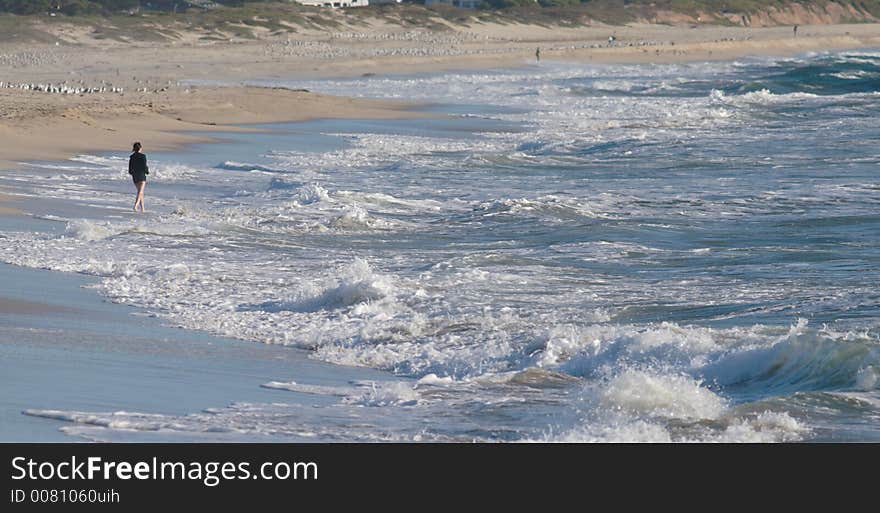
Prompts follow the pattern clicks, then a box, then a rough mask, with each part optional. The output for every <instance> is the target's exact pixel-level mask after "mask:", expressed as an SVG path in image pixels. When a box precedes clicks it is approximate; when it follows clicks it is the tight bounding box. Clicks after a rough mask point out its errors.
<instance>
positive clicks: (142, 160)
mask: <svg viewBox="0 0 880 513" xmlns="http://www.w3.org/2000/svg"><path fill="white" fill-rule="evenodd" d="M128 174H130V175H131V179H132V180H133V181H134V186H135V187H136V188H137V197H136V198H135V200H134V211H135V212H137V211H138V205H140V207H141V212H145V210H144V187H146V185H147V175H148V174H150V168H148V167H147V156H146V155H144V154H143V153H141V143H139V142H136V143H134V145H133V146H132V148H131V156H130V157H129V158H128Z"/></svg>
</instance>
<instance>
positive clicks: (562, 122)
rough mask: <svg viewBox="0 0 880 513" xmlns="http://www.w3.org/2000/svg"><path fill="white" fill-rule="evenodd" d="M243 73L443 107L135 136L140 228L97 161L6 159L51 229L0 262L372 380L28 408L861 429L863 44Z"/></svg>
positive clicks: (696, 431) (264, 430)
mask: <svg viewBox="0 0 880 513" xmlns="http://www.w3.org/2000/svg"><path fill="white" fill-rule="evenodd" d="M255 83H258V84H262V85H272V86H282V87H291V88H308V89H310V90H312V91H317V92H323V93H328V94H342V95H353V96H366V97H373V98H389V99H406V100H415V101H424V102H430V103H432V105H431V106H430V107H427V108H426V109H425V110H428V111H429V112H432V113H435V114H437V115H438V116H447V115H448V117H437V118H432V119H420V120H398V121H365V120H332V121H330V120H325V121H314V122H308V123H300V124H287V125H277V126H273V127H271V128H272V129H273V132H271V133H261V134H231V135H229V136H228V139H229V140H228V142H226V143H221V144H214V145H204V146H197V147H194V148H191V149H190V150H188V151H186V152H182V153H177V154H151V153H150V152H149V147H148V146H149V145H148V143H147V147H146V148H145V150H146V151H147V153H148V156H149V159H150V166H151V170H152V173H151V175H150V182H149V184H148V186H147V208H148V210H149V211H150V212H149V213H148V214H147V215H145V216H135V215H133V214H131V213H130V206H131V203H132V201H133V187H132V186H131V184H130V181H129V179H128V176H127V175H126V173H125V170H124V169H125V164H126V160H125V159H126V158H127V154H125V153H120V154H116V155H83V156H79V157H77V158H75V159H71V160H70V161H67V162H63V163H54V164H49V163H31V164H28V165H23V166H22V169H21V170H19V171H16V172H10V173H6V174H4V175H3V176H2V177H0V186H2V187H4V188H5V189H6V190H9V191H12V192H13V193H15V194H18V195H20V196H21V197H22V198H25V199H26V198H28V197H32V198H40V200H41V201H40V202H39V203H38V202H33V208H37V209H42V211H39V212H38V214H37V215H38V216H39V217H40V219H41V220H42V221H43V222H44V223H48V225H49V226H50V228H48V229H41V230H34V231H11V230H5V231H3V232H2V233H0V238H2V244H0V260H2V261H4V262H7V263H11V264H15V265H20V266H28V267H36V268H47V269H53V270H58V271H65V272H72V273H84V274H88V275H94V276H97V277H99V278H100V280H99V282H97V284H96V285H94V288H95V289H96V291H97V293H99V294H101V295H103V296H105V297H106V298H108V299H110V300H112V301H114V302H118V303H122V304H128V305H132V306H136V307H138V309H140V310H143V311H146V312H149V313H151V314H155V315H157V316H159V317H160V318H161V319H162V320H163V322H165V323H167V324H169V325H171V326H177V327H181V328H185V329H189V330H199V331H205V332H208V333H211V334H216V335H221V336H225V337H233V338H238V339H242V340H245V341H251V342H253V343H254V344H279V345H286V346H295V347H298V348H304V349H307V350H308V351H309V352H310V353H309V354H310V357H311V358H315V359H318V360H321V361H325V362H330V363H334V364H339V365H346V366H362V367H370V368H375V369H380V370H383V371H389V372H391V373H392V374H393V375H394V376H396V377H397V378H398V379H395V380H391V381H380V382H378V381H353V382H351V383H350V385H349V386H325V385H321V384H316V383H314V382H308V381H303V380H302V379H301V377H298V376H296V375H295V372H294V371H292V372H291V373H290V374H284V375H267V376H265V382H264V383H263V385H262V386H263V387H265V388H268V389H274V390H284V391H290V392H293V393H299V394H312V395H319V396H322V397H325V398H327V400H326V401H325V403H322V404H323V405H322V406H321V407H320V408H317V407H314V406H310V407H305V406H302V405H301V404H297V403H295V402H293V401H291V402H290V403H287V402H283V401H281V402H273V403H271V404H261V403H250V402H249V403H241V402H235V399H236V398H234V397H230V398H229V403H227V404H218V405H217V406H216V408H210V409H208V410H205V411H193V412H191V413H189V414H186V415H180V414H171V413H169V414H156V413H150V414H147V413H142V412H136V411H126V412H106V411H66V410H40V409H30V410H28V411H27V413H28V414H29V415H32V416H36V417H41V416H42V417H48V418H53V419H62V420H65V421H68V425H67V426H66V427H65V428H64V431H65V432H66V433H68V434H70V435H72V436H81V437H86V438H89V439H101V440H138V439H144V440H147V439H149V440H155V439H160V440H168V441H175V440H192V439H197V440H198V439H221V440H222V439H225V438H224V437H227V436H228V437H232V438H234V439H248V437H250V436H253V437H254V438H255V439H256V438H257V437H259V439H260V440H261V441H263V440H265V439H269V440H278V441H286V440H294V439H295V440H300V439H302V438H303V437H306V438H308V439H313V440H320V441H337V440H348V441H366V440H369V441H374V440H380V441H382V440H389V441H515V442H520V441H565V442H580V441H598V442H620V441H625V442H630V441H633V442H637V441H646V442H668V441H674V442H679V441H681V442H704V441H705V442H717V441H720V442H792V441H880V385H878V382H880V379H878V378H880V291H878V282H880V125H878V123H877V122H876V119H878V116H880V53H874V52H869V51H863V52H846V53H833V54H812V55H806V56H801V57H798V58H790V59H746V60H741V61H736V62H726V63H693V64H682V65H627V66H588V65H576V64H562V63H541V64H540V65H536V66H531V67H525V68H521V69H516V70H495V71H491V72H467V73H448V74H437V75H414V76H391V77H365V78H360V79H346V80H323V81H297V80H291V81H273V82H267V81H255ZM47 205H48V206H47ZM140 435H142V437H141V438H139V436H140Z"/></svg>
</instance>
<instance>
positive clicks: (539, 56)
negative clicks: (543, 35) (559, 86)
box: [535, 46, 541, 62]
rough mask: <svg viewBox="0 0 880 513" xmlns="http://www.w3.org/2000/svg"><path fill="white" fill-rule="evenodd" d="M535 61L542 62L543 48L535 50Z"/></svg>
mask: <svg viewBox="0 0 880 513" xmlns="http://www.w3.org/2000/svg"><path fill="white" fill-rule="evenodd" d="M535 61H537V62H541V47H540V46H539V47H537V48H535Z"/></svg>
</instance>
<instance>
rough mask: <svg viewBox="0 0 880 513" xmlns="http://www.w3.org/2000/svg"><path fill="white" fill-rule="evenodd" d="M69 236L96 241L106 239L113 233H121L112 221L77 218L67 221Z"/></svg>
mask: <svg viewBox="0 0 880 513" xmlns="http://www.w3.org/2000/svg"><path fill="white" fill-rule="evenodd" d="M65 233H66V234H67V235H68V236H69V237H73V238H75V239H79V240H83V241H88V242H94V241H97V240H102V239H106V238H107V237H112V236H113V235H118V234H119V233H121V231H120V230H119V229H114V228H113V227H112V225H110V223H98V222H95V221H89V220H88V219H77V220H74V221H70V222H68V223H67V230H66V232H65Z"/></svg>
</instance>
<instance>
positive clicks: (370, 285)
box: [288, 258, 396, 312]
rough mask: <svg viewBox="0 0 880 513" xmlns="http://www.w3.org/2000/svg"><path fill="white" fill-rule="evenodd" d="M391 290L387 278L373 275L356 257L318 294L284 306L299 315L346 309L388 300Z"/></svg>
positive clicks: (393, 289)
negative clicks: (301, 313)
mask: <svg viewBox="0 0 880 513" xmlns="http://www.w3.org/2000/svg"><path fill="white" fill-rule="evenodd" d="M395 290H396V287H395V285H394V282H393V280H392V279H391V278H390V277H388V276H385V275H381V274H377V273H376V272H375V271H373V268H372V267H370V264H369V263H367V261H366V260H364V259H361V258H356V259H355V260H354V262H352V263H351V264H350V265H348V266H346V267H344V268H342V269H340V271H339V278H338V279H336V280H333V282H332V283H331V284H329V285H325V286H323V287H321V290H320V292H318V293H317V294H314V295H312V296H310V297H305V298H303V299H301V300H299V301H295V302H293V303H289V304H288V306H289V308H290V309H291V310H294V311H299V312H314V311H318V310H333V309H336V308H347V307H350V306H353V305H358V304H362V303H369V302H371V301H377V300H381V299H385V298H391V297H393V295H394V292H395Z"/></svg>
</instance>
